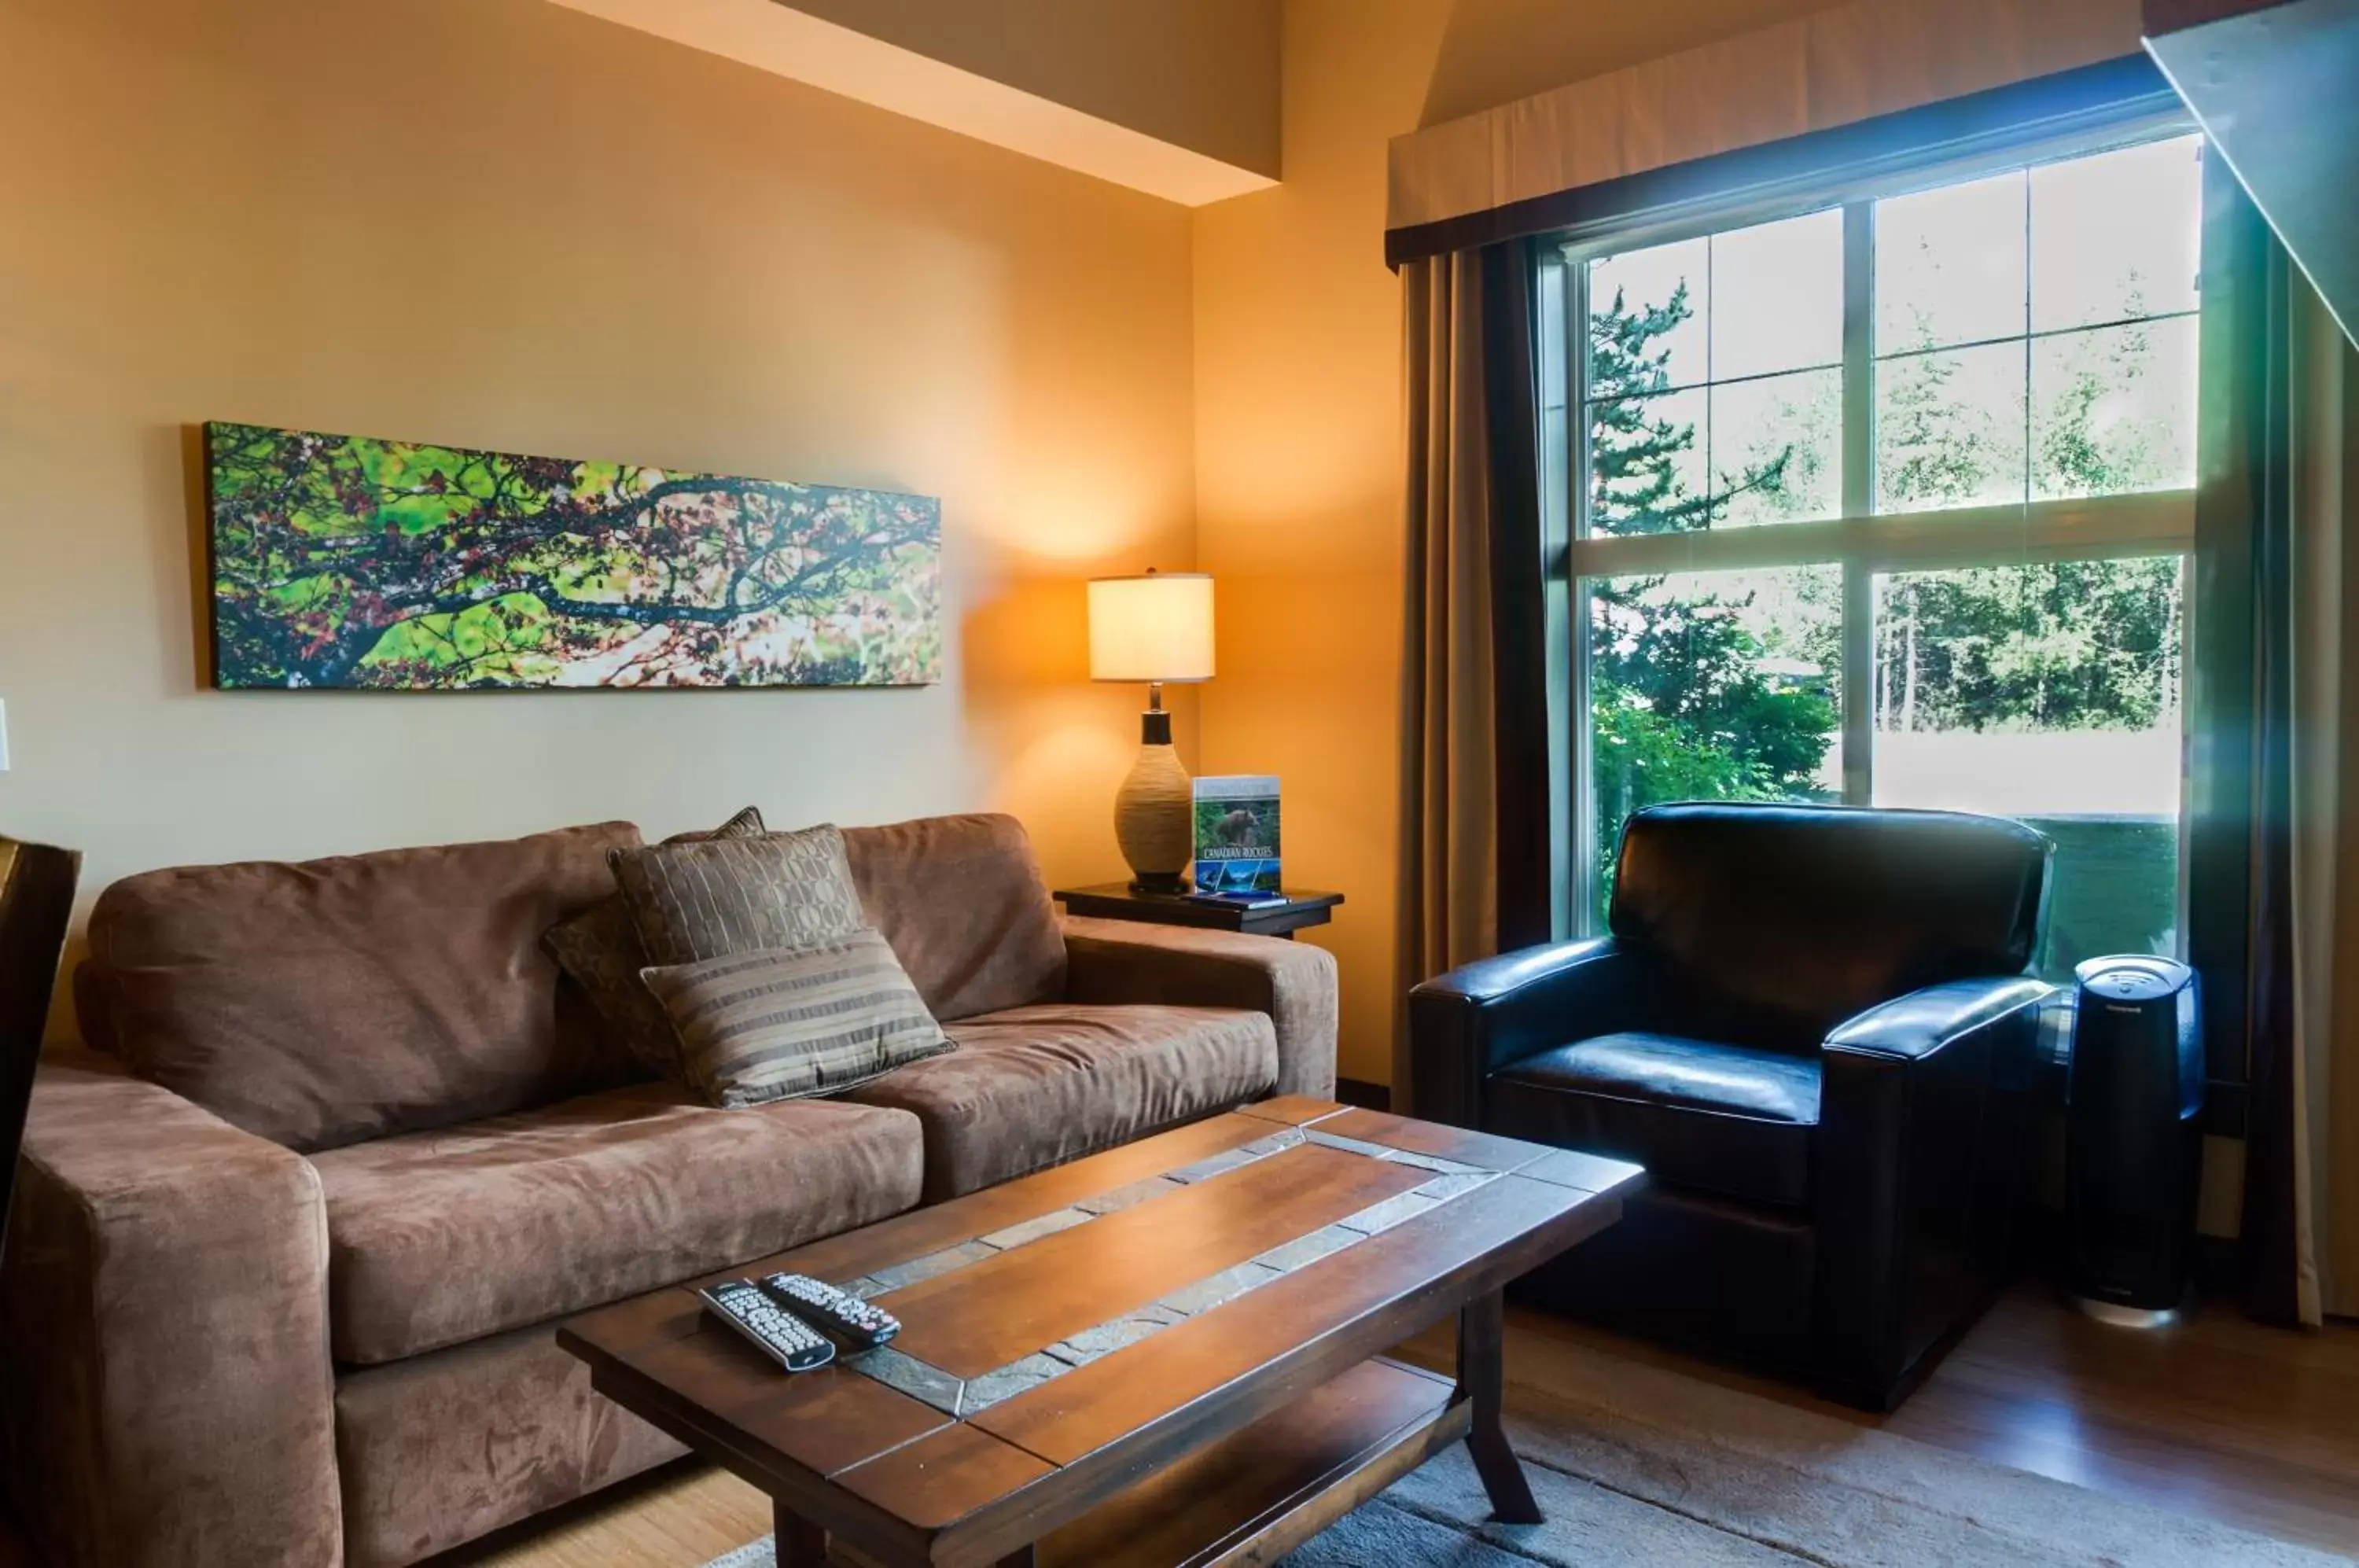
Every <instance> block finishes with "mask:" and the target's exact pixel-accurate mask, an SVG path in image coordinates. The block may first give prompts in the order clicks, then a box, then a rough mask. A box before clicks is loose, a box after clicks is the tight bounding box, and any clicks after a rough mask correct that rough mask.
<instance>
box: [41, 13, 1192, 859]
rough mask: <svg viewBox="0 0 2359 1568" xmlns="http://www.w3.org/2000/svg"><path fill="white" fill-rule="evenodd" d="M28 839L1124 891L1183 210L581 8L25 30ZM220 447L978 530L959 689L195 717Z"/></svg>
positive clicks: (954, 609) (126, 853)
mask: <svg viewBox="0 0 2359 1568" xmlns="http://www.w3.org/2000/svg"><path fill="white" fill-rule="evenodd" d="M0 60H5V62H6V69H7V75H8V86H7V90H6V91H5V93H0V147H5V149H7V150H6V152H5V154H0V700H5V703H6V716H7V724H8V740H9V743H10V751H11V754H12V757H13V761H14V768H13V771H10V772H8V773H6V774H0V832H5V833H14V834H17V835H19V836H26V837H33V838H39V839H47V840H52V841H56V842H61V843H65V844H75V845H80V846H82V848H84V849H85V850H87V851H88V852H89V855H90V859H89V864H88V866H87V868H86V874H85V876H86V888H87V889H88V890H92V891H94V890H95V889H96V888H97V887H100V886H102V885H103V884H104V883H105V882H107V881H109V880H111V879H113V878H114V877H118V876H121V875H123V874H125V873H126V872H129V871H133V870H136V869H139V868H143V867H147V866H158V865H165V864H170V863H178V862H187V861H195V860H211V859H223V858H234V857H243V856H290V855H318V854H325V853H331V852H341V851H348V850H358V849H364V848H368V847H372V846H378V845H386V844H405V843H418V842H427V841H435V840H444V839H451V838H463V837H479V836H491V835H495V834H502V833H516V832H523V831H527V830H531V829H537V828H543V827H548V826H552V825H555V824H559V823H563V822H580V821H584V820H595V819H602V818H607V817H627V818H632V819H635V820H636V821H638V822H640V823H642V824H643V825H644V826H645V827H646V828H647V829H648V830H649V831H650V832H654V833H668V832H671V831H673V830H676V829H679V828H681V827H684V826H688V825H690V824H694V823H697V822H708V821H712V820H714V819H716V818H718V817H719V816H721V815H723V814H725V813H726V812H728V811H732V810H734V809H735V808H736V807H738V806H740V805H742V804H744V803H745V802H746V801H749V800H751V801H754V802H756V803H758V804H759V805H760V806H761V807H762V808H763V809H764V810H765V811H766V812H767V813H768V815H769V817H770V819H771V821H772V822H776V823H778V824H782V825H783V824H795V823H804V822H813V821H817V820H821V819H826V818H832V819H836V820H839V821H844V822H875V821H886V820H891V819H894V818H897V817H901V816H907V815H911V814H916V813H921V812H929V811H951V810H959V809H969V808H976V807H999V808H1005V809H1007V810H1012V811H1016V812H1018V813H1020V814H1021V815H1022V816H1023V818H1024V819H1025V820H1026V822H1027V823H1029V824H1030V826H1031V828H1032V831H1033V833H1034V834H1035V836H1036V838H1037V839H1038V843H1039V846H1040V850H1041V853H1042V855H1043V858H1044V860H1045V861H1046V863H1047V866H1048V868H1049V872H1050V874H1051V875H1052V876H1054V877H1103V876H1107V875H1110V874H1112V873H1113V872H1114V871H1115V870H1116V869H1118V868H1119V866H1120V861H1119V858H1118V855H1117V853H1116V850H1115V847H1114V840H1113V833H1112V827H1111V821H1110V801H1111V799H1112V796H1113V793H1114V788H1115V786H1116V784H1117V783H1118V781H1119V780H1120V779H1121V777H1122V774H1123V771H1124V770H1125V768H1127V766H1128V765H1129V762H1130V759H1131V757H1132V756H1133V755H1134V753H1135V750H1136V744H1137V735H1136V719H1135V717H1134V715H1135V713H1136V710H1137V709H1138V707H1139V706H1140V705H1141V696H1142V694H1141V693H1140V692H1138V691H1135V690H1131V689H1128V688H1123V687H1103V688H1101V687H1093V686H1090V685H1089V684H1087V683H1086V681H1084V680H1083V679H1082V678H1083V676H1084V674H1085V670H1084V663H1083V657H1082V625H1083V622H1082V589H1081V585H1080V580H1081V579H1082V578H1083V577H1085V576H1087V575H1088V574H1089V573H1090V572H1093V571H1103V570H1109V569H1117V570H1125V571H1135V570H1138V569H1140V568H1143V567H1145V566H1147V565H1149V564H1156V563H1159V564H1163V565H1166V566H1174V565H1180V566H1184V565H1188V564H1190V558H1191V555H1192V551H1193V531H1192V517H1193V510H1194V485H1195V475H1194V471H1193V463H1192V449H1193V437H1192V423H1193V419H1194V401H1193V395H1192V388H1191V378H1192V375H1193V343H1192V339H1191V335H1190V321H1191V316H1192V298H1191V283H1190V266H1191V258H1190V215H1189V213H1188V212H1186V211H1185V210H1184V209H1181V208H1180V207H1177V206H1174V205H1171V204H1169V203H1166V202H1162V201H1156V200H1154V199H1152V198H1149V197H1147V196H1142V195H1138V194H1136V193H1133V192H1130V191H1124V190H1121V189H1119V188H1116V187H1114V186H1111V185H1107V184H1103V183H1101V182H1099V181H1096V180H1089V179H1085V178H1083V177H1081V176H1078V175H1074V174H1071V173H1067V172H1064V171H1061V170H1059V169H1054V168H1052V167H1050V166H1049V165H1047V164H1043V163H1039V162H1035V161H1033V160H1030V159H1027V158H1020V157H1017V156H1016V155H1013V154H1010V153H1006V152H1003V151H999V150H996V149H995V148H992V147H985V146H984V145H982V144H980V143H976V142H973V141H969V140H966V139H963V138H961V137H958V136H952V135H950V134H948V133H945V132H941V131H938V130H934V129H931V128H929V127H927V126H924V125H918V124H916V123H914V122H911V121H908V120H904V119H899V118H896V117H894V116H891V115H888V114H882V113H880V112H877V111H875V110H872V109H868V108H865V107H863V106H860V105H857V104H853V103H849V102H847V101H845V100H842V99H838V98H834V97H831V96H829V95H827V94H825V93H818V92H815V91H812V90H810V89H808V88H804V87H801V86H799V85H797V84H795V83H792V82H786V81H782V80H779V79H777V78H774V77H770V76H766V75H764V74H762V73H760V72H757V71H753V70H750V69H748V68H745V67H743V66H738V65H734V64H732V63H730V62H728V61H725V60H719V59H716V58H713V57H711V56H707V55H703V54H700V53H697V52H695V51H693V50H690V49H684V48H680V47H678V46H675V45H670V44H666V43H662V42H660V41H658V40H656V39H653V38H648V37H647V36H646V35H644V34H641V33H636V32H634V31H631V30H628V29H626V28H623V27H615V26H613V25H611V24H607V23H604V22H601V21H597V20H595V19H593V18H591V17H587V16H581V15H579V14H576V13H574V12H571V11H569V10H566V9H563V8H561V7H560V6H556V5H548V4H546V3H545V0H239V3H238V4H236V5H197V6H191V5H180V4H173V3H169V0H0ZM204 419H242V420H252V421H255V422H259V423H269V424H282V425H292V426H305V427H312V428H318V429H323V430H340V431H354V432H362V433H367V434H375V435H386V436H396V437H414V438H422V439H429V440H437V441H451V442H459V443H465V444H472V445H481V446H487V447H492V448H495V449H500V450H508V451H519V452H547V453H554V454H560V455H566V456H578V457H605V458H618V459H629V460H635V461H642V462H649V463H660V464H665V465H669V466H674V467H680V468H689V469H701V470H708V471H719V472H724V473H738V474H758V475H765V476H776V477H781V478H790V479H802V480H810V481H819V482H825V483H833V484H843V485H882V486H889V487H892V488H896V489H906V490H914V491H919V492H922V493H925V494H929V495H938V496H940V497H941V500H942V516H943V527H944V536H945V541H946V543H945V568H946V577H947V581H946V592H945V604H946V611H947V615H948V624H947V626H946V628H945V631H946V641H947V644H948V648H949V652H948V659H947V670H946V674H945V679H944V680H943V681H942V683H941V684H940V685H938V686H935V687H932V688H929V689H925V690H917V691H755V692H744V691H738V692H726V691H716V692H613V693H565V694H555V693H550V694H493V695H435V696H385V695H354V694H332V693H240V694H234V695H231V694H223V693H217V692H212V691H205V690H202V689H201V688H200V686H199V685H198V684H197V681H198V669H199V666H198V662H197V647H198V639H199V637H200V634H201V619H200V618H199V617H198V611H197V601H196V594H195V592H194V586H193V585H194V583H195V581H196V578H195V574H196V573H197V572H198V570H199V569H198V567H197V564H196V557H195V556H194V555H193V553H192V550H193V547H192V542H191V540H192V520H193V512H194V509H195V507H196V506H197V504H198V502H197V496H198V489H197V476H196V474H194V473H193V472H192V471H191V469H190V463H189V441H190V434H189V432H190V428H191V427H192V426H193V425H195V424H196V423H197V422H199V421H201V420H204ZM1181 700H1182V702H1186V701H1188V699H1187V698H1185V697H1183V698H1182V699H1181ZM1182 716H1183V721H1187V720H1190V719H1191V714H1190V713H1183V715H1182ZM1182 744H1183V751H1188V752H1189V753H1190V755H1192V744H1193V736H1192V726H1191V724H1184V723H1183V741H1182ZM86 896H87V894H86Z"/></svg>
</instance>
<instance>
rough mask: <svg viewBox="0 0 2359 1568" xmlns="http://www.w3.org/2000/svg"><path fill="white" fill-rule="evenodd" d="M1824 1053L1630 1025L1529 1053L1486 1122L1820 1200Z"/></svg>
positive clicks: (1728, 1182)
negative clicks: (1816, 1177) (1815, 1175)
mask: <svg viewBox="0 0 2359 1568" xmlns="http://www.w3.org/2000/svg"><path fill="white" fill-rule="evenodd" d="M1819 1078H1820V1069H1819V1062H1818V1059H1817V1058H1815V1057H1803V1056H1789V1055H1787V1054H1785V1053H1783V1052H1780V1051H1754V1050H1748V1049H1746V1048H1745V1047H1743V1046H1735V1045H1717V1044H1713V1043H1712V1042H1710V1041H1708V1040H1685V1039H1682V1038H1680V1036H1677V1035H1668V1034H1648V1033H1642V1032H1637V1031H1631V1032H1627V1033H1622V1034H1603V1035H1598V1036H1595V1037H1594V1038H1593V1039H1589V1040H1576V1041H1574V1042H1573V1043H1572V1044H1571V1045H1560V1046H1558V1047H1557V1048H1556V1049H1554V1050H1552V1051H1542V1052H1540V1053H1539V1054H1538V1055H1537V1056H1531V1057H1527V1058H1525V1059H1524V1060H1523V1061H1521V1062H1517V1063H1515V1064H1514V1065H1513V1066H1511V1067H1508V1068H1506V1069H1505V1070H1504V1071H1502V1072H1500V1073H1497V1074H1496V1075H1495V1076H1494V1077H1493V1078H1492V1080H1491V1083H1490V1091H1489V1093H1490V1102H1491V1116H1489V1118H1488V1119H1487V1120H1486V1121H1485V1123H1484V1125H1485V1126H1486V1127H1489V1128H1490V1129H1491V1130H1492V1131H1495V1132H1500V1133H1505V1134H1506V1135H1507V1136H1509V1137H1511V1138H1530V1139H1532V1140H1534V1141H1536V1142H1540V1143H1553V1144H1557V1145H1560V1146H1563V1147H1567V1148H1573V1149H1589V1150H1593V1151H1594V1152H1596V1153H1599V1154H1608V1155H1612V1156H1614V1158H1616V1159H1620V1160H1636V1161H1638V1162H1639V1163H1640V1164H1643V1165H1644V1166H1646V1168H1647V1172H1648V1173H1649V1174H1650V1175H1652V1176H1653V1177H1654V1178H1655V1179H1656V1180H1658V1181H1663V1182H1667V1183H1669V1184H1671V1185H1674V1186H1680V1187H1691V1188H1696V1189H1699V1190H1701V1191H1704V1192H1714V1193H1718V1194H1720V1195H1721V1196H1723V1197H1729V1198H1736V1199H1740V1200H1743V1201H1745V1202H1749V1203H1762V1204H1773V1205H1777V1206H1782V1207H1791V1208H1800V1207H1802V1206H1804V1205H1806V1204H1808V1203H1809V1202H1810V1140H1811V1135H1812V1134H1813V1133H1814V1132H1815V1131H1816V1130H1817V1127H1818V1122H1819Z"/></svg>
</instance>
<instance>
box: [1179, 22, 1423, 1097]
mask: <svg viewBox="0 0 2359 1568" xmlns="http://www.w3.org/2000/svg"><path fill="white" fill-rule="evenodd" d="M1449 9H1450V7H1449V5H1448V3H1447V0H1288V5H1287V10H1286V37H1285V49H1284V56H1283V58H1284V60H1285V61H1286V78H1285V100H1286V142H1285V150H1284V161H1285V167H1286V179H1285V181H1284V182H1283V183H1282V184H1281V185H1280V186H1279V187H1278V188H1277V190H1275V191H1264V192H1261V193H1258V194H1256V195H1251V196H1241V197H1238V198H1236V199H1234V200H1233V201H1223V202H1219V203H1217V204H1215V205H1213V206H1210V207H1205V208H1202V209H1201V210H1199V212H1197V214H1196V495H1197V558H1198V561H1199V562H1200V563H1201V565H1202V566H1203V567H1204V569H1205V570H1207V571H1209V572H1212V573H1213V575H1214V577H1215V578H1216V579H1217V581H1218V582H1219V584H1220V593H1221V647H1220V658H1221V676H1220V679H1219V680H1217V681H1212V683H1211V684H1210V685H1207V686H1206V687H1204V688H1203V691H1202V702H1203V720H1204V741H1203V761H1204V765H1205V767H1206V768H1211V769H1212V770H1214V771H1218V772H1235V773H1248V772H1250V773H1263V772H1266V773H1275V774H1277V775H1278V776H1279V778H1280V779H1281V780H1282V781H1283V788H1284V791H1285V802H1286V831H1285V843H1284V849H1285V854H1286V860H1287V876H1288V880H1290V881H1293V882H1296V883H1298V884H1299V885H1302V886H1307V887H1331V888H1336V889H1339V890H1341V891H1342V892H1343V895H1344V898H1345V900H1346V902H1345V905H1344V907H1343V909H1341V910H1339V911H1337V915H1336V919H1335V922H1334V923H1333V924H1332V925H1331V926H1328V927H1325V928H1323V929H1321V930H1319V931H1315V932H1313V933H1311V938H1312V940H1315V941H1318V942H1321V943H1323V944H1324V945H1326V946H1329V947H1332V949H1334V951H1335V953H1336V956H1337V958H1338V960H1339V961H1340V967H1341V971H1342V975H1343V1040H1342V1046H1341V1062H1340V1071H1341V1072H1342V1073H1343V1074H1344V1075H1345V1076H1347V1077H1353V1078H1359V1079H1364V1080H1366V1081H1368V1082H1371V1083H1386V1082H1389V1081H1390V1077H1391V1070H1390V1065H1389V1052H1390V1050H1391V1039H1392V1028H1393V1024H1392V1019H1393V1013H1394V1010H1395V1008H1396V1007H1397V1005H1398V995H1399V988H1400V979H1401V977H1400V976H1399V975H1397V973H1396V969H1397V964H1396V958H1395V953H1394V941H1395V924H1394V921H1395V909H1394V892H1395V881H1396V878H1395V875H1394V866H1395V862H1396V860H1397V857H1398V855H1399V844H1398V842H1397V835H1398V823H1399V799H1400V789H1399V772H1400V756H1399V735H1400V626H1401V608H1402V602H1403V593H1404V589H1403V585H1402V574H1401V573H1402V567H1401V537H1402V536H1401V483H1402V481H1401V474H1402V462H1401V405H1400V356H1401V350H1400V332H1401V322H1400V289H1399V285H1398V282H1397V279H1396V278H1394V276H1393V275H1392V273H1391V272H1389V271H1387V270H1386V267H1385V262H1384V213H1385V144H1386V139H1387V138H1389V137H1390V136H1395V135H1397V134H1398V133H1400V132H1403V131H1408V130H1414V129H1415V128H1416V127H1417V123H1418V114H1419V108H1420V106H1421V105H1422V104H1423V103H1424V102H1425V93H1426V84H1427V82H1428V80H1429V78H1430V75H1431V72H1432V68H1433V60H1434V51H1435V49H1436V47H1437V46H1438V45H1439V43H1440V38H1441V34H1442V27H1443V24H1444V22H1445V21H1446V20H1447V17H1448V13H1449Z"/></svg>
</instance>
